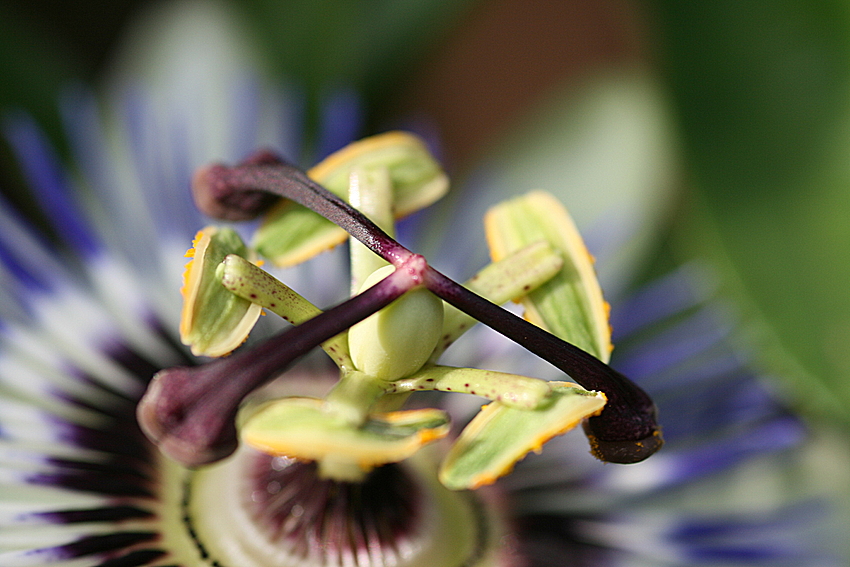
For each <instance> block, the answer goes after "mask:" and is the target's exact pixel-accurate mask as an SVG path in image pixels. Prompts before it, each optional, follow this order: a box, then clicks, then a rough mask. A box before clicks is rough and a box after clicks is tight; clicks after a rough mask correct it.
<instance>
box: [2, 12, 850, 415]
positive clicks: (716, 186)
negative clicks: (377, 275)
mask: <svg viewBox="0 0 850 567" xmlns="http://www.w3.org/2000/svg"><path fill="white" fill-rule="evenodd" d="M146 4H147V3H145V2H140V1H138V0H114V1H111V2H106V1H99V2H95V1H88V2H85V1H84V2H63V1H59V0H27V1H23V0H18V1H12V0H3V1H2V2H0V76H2V77H3V81H2V83H3V86H2V87H0V107H3V108H12V107H18V108H24V109H26V110H27V111H28V112H31V113H32V114H34V115H35V116H36V118H37V119H38V120H39V122H40V123H42V124H43V125H45V127H46V128H47V130H48V132H49V134H50V135H51V137H52V139H53V140H54V142H55V143H56V144H57V146H58V147H59V148H60V151H61V150H62V148H63V147H64V146H63V141H62V136H61V132H60V127H59V119H58V115H57V112H56V106H55V101H56V100H57V97H58V93H59V91H60V89H61V88H62V86H63V85H65V84H67V82H68V81H69V80H71V79H81V80H83V81H86V82H90V83H93V84H97V83H98V80H99V78H100V77H101V76H102V75H103V73H105V72H106V70H107V69H108V67H109V65H110V54H111V52H112V50H113V49H114V47H115V45H116V44H117V42H118V41H119V38H120V37H121V34H122V31H123V30H124V27H125V25H126V24H127V22H128V20H129V18H130V17H131V16H132V15H133V14H135V13H136V12H137V10H138V9H140V8H142V7H144V6H145V5H146ZM233 4H234V6H235V7H236V9H237V10H238V12H239V13H240V14H241V16H242V17H243V18H244V21H245V22H246V23H247V25H248V26H249V29H251V30H253V34H254V39H255V40H256V42H257V45H258V47H259V49H260V50H261V51H262V52H263V53H264V54H265V56H266V57H267V61H268V62H269V69H270V71H271V73H272V74H274V75H277V76H279V77H282V78H287V79H290V80H292V79H294V80H296V81H297V82H298V83H299V84H301V85H302V86H303V87H304V88H305V89H306V92H307V93H308V94H309V95H310V97H309V100H311V101H314V102H315V101H317V100H319V99H320V97H321V95H322V93H323V92H325V91H326V90H327V89H330V88H333V87H334V86H337V85H346V86H353V87H355V88H356V89H358V90H359V92H360V93H361V94H362V96H363V101H364V106H365V108H366V112H367V114H366V115H367V119H368V120H367V126H366V127H367V129H368V130H370V131H371V130H377V129H381V128H383V127H384V125H386V124H393V123H394V120H397V119H398V118H399V117H404V116H427V117H428V119H429V120H431V121H432V123H433V125H434V127H435V129H436V130H437V131H439V133H440V134H441V136H442V138H443V140H444V151H445V154H446V155H445V157H446V159H447V161H448V163H449V165H450V167H451V169H452V170H453V171H455V172H460V173H462V172H464V171H467V170H469V169H471V168H472V167H473V166H474V165H475V164H476V163H477V161H478V160H479V159H480V158H481V156H482V155H485V154H486V152H487V150H488V148H490V147H491V146H493V145H494V144H495V141H496V140H500V139H502V138H503V137H505V136H509V134H510V128H511V125H513V124H515V123H516V121H517V120H519V119H520V118H521V116H522V115H523V112H524V110H525V109H527V108H530V107H532V106H534V105H535V104H536V103H537V102H538V101H539V100H541V99H542V98H544V97H545V96H546V95H547V94H550V93H551V92H553V91H554V89H556V87H559V86H562V85H563V84H564V83H565V82H566V83H569V82H571V81H572V82H578V81H580V80H581V78H582V77H584V76H586V75H588V74H591V73H594V72H596V71H599V70H600V69H606V68H612V69H616V68H621V67H622V66H623V65H624V64H627V65H630V66H639V67H641V68H643V69H648V70H649V71H650V72H651V74H652V75H653V76H654V77H656V78H657V80H658V84H659V85H660V86H661V89H662V90H663V92H664V94H665V97H666V98H665V100H667V101H668V103H669V112H670V115H671V116H672V117H673V123H674V129H675V132H676V135H677V140H678V142H679V147H678V148H677V153H678V155H679V156H680V160H681V167H680V168H679V170H678V176H677V179H676V181H675V184H676V188H677V193H676V197H675V200H674V203H673V205H672V206H671V207H670V209H669V210H668V211H667V213H666V214H667V216H668V223H667V224H666V228H665V231H664V232H663V234H662V235H661V236H660V237H658V238H656V239H655V243H656V245H657V247H656V249H655V253H654V254H653V256H652V257H649V258H647V262H648V263H649V264H650V265H652V264H653V262H662V261H670V260H671V259H672V260H673V261H676V262H679V261H682V260H684V259H687V258H690V257H693V256H700V257H707V258H711V259H712V261H713V262H714V263H715V264H716V265H717V266H718V267H719V269H720V270H721V273H722V276H723V278H722V279H723V284H724V285H725V286H726V288H727V289H728V290H729V292H730V294H731V296H733V297H736V298H737V300H738V304H739V305H740V306H743V308H744V310H745V314H746V321H747V323H748V324H747V325H746V327H745V328H746V329H747V331H748V332H747V334H746V336H743V337H742V340H747V341H751V343H750V344H752V346H753V347H754V350H755V351H756V352H758V353H760V355H761V356H762V357H763V360H764V362H765V364H767V365H768V367H769V368H770V369H772V370H773V371H774V373H775V374H776V375H777V377H779V379H778V381H777V383H778V384H780V385H781V386H782V387H783V388H784V389H785V391H786V392H787V393H788V395H789V399H790V400H792V401H793V403H794V404H797V405H798V406H799V407H801V408H803V409H804V410H805V411H806V412H807V413H808V414H809V415H812V416H816V417H818V418H827V419H830V420H834V421H837V422H841V423H843V424H844V425H850V409H848V408H850V347H848V346H847V345H846V344H845V343H846V342H847V338H848V337H850V293H848V289H847V288H848V284H847V282H848V281H850V4H848V3H847V2H842V1H837V0H822V1H805V0H770V1H768V0H750V1H745V2H741V1H734V0H712V1H711V2H708V1H698V2H681V1H677V0H654V1H648V2H638V1H632V2H629V1H600V2H595V3H593V6H588V5H586V3H583V2H581V1H541V2H533V3H530V4H524V3H522V2H518V1H515V0H514V1H509V0H499V1H492V2H488V1H483V0H477V1H470V0H467V1H459V0H454V1H449V0H428V1H425V0H362V1H354V0H333V1H324V2H316V1H310V0H291V1H287V2H276V1H273V0H240V1H238V2H236V1H235V2H233ZM211 41H213V39H211ZM482 100H483V101H486V104H482V103H481V101H482ZM311 117H312V119H313V120H314V119H315V108H314V107H313V108H312V110H311ZM11 164H12V162H11V155H10V152H9V150H8V148H6V147H2V148H0V167H2V169H0V183H2V186H0V187H2V191H3V192H4V193H5V194H7V195H9V196H10V198H11V199H12V200H13V201H15V202H16V203H18V204H19V205H21V206H22V207H24V208H25V209H26V210H28V211H29V212H30V213H31V214H33V215H37V213H36V211H35V209H34V207H32V204H31V203H27V201H26V197H25V195H26V192H25V191H24V189H23V183H22V181H21V179H20V178H19V176H18V174H17V173H16V172H15V169H14V168H13V167H12V165H11Z"/></svg>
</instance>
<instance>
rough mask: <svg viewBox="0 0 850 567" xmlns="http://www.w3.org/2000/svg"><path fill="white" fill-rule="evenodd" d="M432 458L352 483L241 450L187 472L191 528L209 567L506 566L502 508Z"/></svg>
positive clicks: (186, 510) (310, 466) (186, 517)
mask: <svg viewBox="0 0 850 567" xmlns="http://www.w3.org/2000/svg"><path fill="white" fill-rule="evenodd" d="M422 453H426V454H425V455H417V457H414V458H412V459H408V460H407V461H405V462H404V463H401V464H396V465H388V466H384V467H379V468H376V469H374V470H373V471H372V472H371V473H370V474H369V475H367V477H366V478H365V479H364V480H363V481H362V482H356V483H349V482H340V481H334V480H327V479H323V478H321V477H320V475H319V474H318V467H317V465H316V464H315V463H305V462H300V461H295V460H293V459H289V458H286V457H272V456H269V455H265V454H262V453H259V452H257V451H254V450H252V449H249V448H241V449H239V450H238V451H237V452H236V454H235V455H234V456H233V457H231V458H230V459H227V460H226V461H223V462H222V463H220V464H218V465H214V466H210V467H205V468H204V469H201V470H197V471H191V472H187V473H186V481H185V484H184V491H185V492H184V496H183V500H184V502H183V518H182V523H183V525H184V529H185V531H186V532H187V535H188V537H189V538H190V539H191V540H192V541H193V542H194V547H196V551H197V557H199V558H200V559H201V560H202V561H204V562H205V563H203V562H202V563H201V564H205V565H215V566H217V567H237V566H238V567H254V566H256V567H260V566H262V567H295V566H298V567H311V566H315V567H327V566H334V567H347V566H351V567H373V566H390V565H393V566H398V567H419V566H421V567H429V566H433V565H447V566H454V565H457V566H468V567H473V566H483V565H494V564H499V563H498V562H496V563H494V561H498V559H496V558H497V557H500V556H501V555H502V554H503V553H504V552H505V550H503V549H501V545H502V543H503V540H504V537H503V536H504V534H505V526H504V524H503V523H502V520H501V516H502V515H501V514H500V513H499V511H498V509H497V506H496V505H495V500H494V499H492V498H489V497H488V494H487V491H477V492H474V493H473V492H468V491H461V492H453V491H450V490H447V489H446V488H445V487H443V486H442V485H441V484H440V483H439V482H438V481H437V478H436V471H435V464H434V462H435V460H436V459H434V455H430V454H427V453H429V452H428V451H423V452H422ZM169 537H174V534H173V532H172V534H170V535H169ZM196 562H197V561H196Z"/></svg>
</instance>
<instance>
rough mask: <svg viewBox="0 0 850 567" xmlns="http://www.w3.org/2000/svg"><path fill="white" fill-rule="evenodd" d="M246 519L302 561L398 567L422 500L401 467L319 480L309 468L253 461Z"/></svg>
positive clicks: (418, 526)
mask: <svg viewBox="0 0 850 567" xmlns="http://www.w3.org/2000/svg"><path fill="white" fill-rule="evenodd" d="M255 467H256V468H255V470H254V471H253V472H254V476H253V478H252V479H251V480H252V482H253V485H254V489H253V490H252V491H251V505H250V506H251V513H252V515H253V516H254V518H255V521H256V522H257V525H259V526H263V528H264V529H265V530H266V531H267V536H268V537H269V539H270V540H273V541H278V542H280V543H281V544H282V545H284V546H286V547H287V548H288V549H290V550H292V552H293V554H294V555H296V556H299V557H300V558H302V559H304V560H313V561H314V562H318V563H322V564H329V565H336V564H340V565H382V564H396V563H398V562H399V559H400V558H402V557H405V556H408V555H410V554H411V553H412V551H413V548H414V547H415V539H416V537H417V535H418V534H419V533H420V532H421V530H422V527H423V526H422V520H423V518H422V514H423V512H424V511H425V508H424V503H423V501H422V494H421V492H420V490H419V487H418V486H417V485H416V483H415V481H414V479H413V478H411V474H410V473H409V471H407V470H405V469H404V468H402V467H401V466H398V465H387V466H384V467H380V468H377V469H375V470H373V471H372V472H371V473H370V474H369V475H368V476H367V477H366V478H365V479H364V480H363V482H339V481H335V480H328V479H323V478H320V477H319V475H318V474H317V471H318V466H317V465H316V463H314V462H300V461H295V460H293V459H289V458H286V457H271V456H268V455H265V454H262V455H257V457H256V458H255Z"/></svg>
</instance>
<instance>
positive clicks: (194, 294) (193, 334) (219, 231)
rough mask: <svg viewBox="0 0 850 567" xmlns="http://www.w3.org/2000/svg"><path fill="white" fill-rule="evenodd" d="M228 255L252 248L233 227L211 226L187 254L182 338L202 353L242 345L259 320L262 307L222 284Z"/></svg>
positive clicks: (218, 353)
mask: <svg viewBox="0 0 850 567" xmlns="http://www.w3.org/2000/svg"><path fill="white" fill-rule="evenodd" d="M228 254H236V255H239V256H243V255H247V254H248V249H247V248H246V247H245V244H244V243H243V242H242V239H241V238H239V235H238V234H236V232H235V231H234V230H232V229H230V228H217V227H214V226H208V227H206V228H204V229H203V230H201V231H199V232H198V234H197V236H196V237H195V241H194V242H193V248H192V249H191V250H189V252H187V256H191V257H192V258H193V259H192V260H190V261H189V263H188V264H186V272H185V274H184V276H183V277H184V285H183V290H182V292H183V312H182V314H181V318H180V340H181V341H183V344H185V345H187V346H190V347H191V348H192V353H193V354H195V355H198V356H201V355H206V356H222V355H225V354H227V353H229V352H230V351H232V350H233V349H235V348H236V347H238V346H239V345H241V344H242V343H243V342H244V341H245V339H246V338H247V337H248V333H249V332H250V331H251V329H252V328H253V327H254V324H255V323H256V322H257V318H258V317H259V316H260V311H261V308H260V306H259V305H255V304H253V303H251V302H250V301H247V300H245V299H242V298H240V297H238V296H236V295H234V294H233V293H231V292H230V291H228V290H227V289H226V288H225V287H224V286H223V285H222V284H221V273H220V265H221V263H222V261H223V260H224V258H225V256H227V255H228Z"/></svg>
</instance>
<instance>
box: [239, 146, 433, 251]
mask: <svg viewBox="0 0 850 567" xmlns="http://www.w3.org/2000/svg"><path fill="white" fill-rule="evenodd" d="M377 169H386V170H387V172H388V173H389V178H390V182H391V184H392V191H393V204H392V209H393V214H394V216H395V217H396V218H400V217H403V216H406V215H409V214H410V213H412V212H414V211H417V210H419V209H421V208H423V207H426V206H428V205H430V204H431V203H433V202H434V201H436V200H437V199H439V198H440V197H442V196H443V195H444V194H445V193H446V191H447V190H448V178H447V177H446V175H445V173H443V171H442V169H440V165H439V164H438V163H437V162H436V160H435V159H434V158H433V157H432V156H431V155H430V153H429V152H428V149H427V148H426V147H425V144H424V143H423V142H422V141H421V140H420V139H419V138H418V137H416V136H414V135H412V134H408V133H405V132H388V133H386V134H381V135H378V136H373V137H371V138H366V139H364V140H360V141H359V142H355V143H353V144H350V145H348V146H346V147H345V148H343V149H341V150H339V151H338V152H335V153H333V154H331V155H330V156H328V157H327V158H326V159H324V160H323V161H322V162H321V163H319V164H318V165H317V166H316V167H314V168H312V169H311V170H310V171H308V172H307V173H308V175H309V176H310V178H311V179H313V180H314V181H316V182H317V183H319V184H321V185H323V186H325V187H326V188H327V189H329V190H330V191H331V192H333V193H335V194H336V195H338V196H339V197H341V198H342V199H345V200H348V186H349V176H350V175H351V173H352V171H354V170H359V171H364V172H369V171H372V170H377ZM347 236H348V234H347V233H346V232H345V231H344V230H342V229H341V228H339V227H338V226H336V225H334V224H333V223H331V222H330V221H327V220H325V219H324V218H322V217H320V216H319V215H317V214H316V213H314V212H312V211H308V210H307V209H305V208H304V207H302V206H301V205H296V204H294V203H292V202H291V201H281V203H280V204H279V205H278V206H276V207H274V208H273V209H272V210H271V211H270V212H269V213H268V214H266V216H265V217H264V220H263V223H262V225H261V226H260V228H259V229H258V230H257V232H256V233H255V234H254V239H253V241H252V247H253V248H254V249H255V250H257V252H259V253H260V254H261V255H262V256H264V257H266V258H268V259H270V260H271V261H272V262H274V263H275V264H276V265H278V266H292V265H295V264H298V263H300V262H303V261H305V260H307V259H309V258H312V257H313V256H315V255H316V254H318V253H320V252H323V251H325V250H327V249H329V248H332V247H334V246H336V245H338V244H342V243H343V242H345V239H346V238H347Z"/></svg>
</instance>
